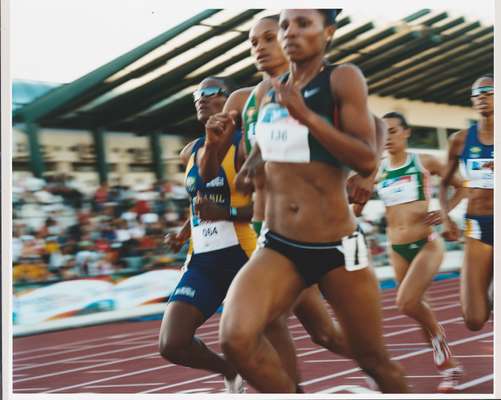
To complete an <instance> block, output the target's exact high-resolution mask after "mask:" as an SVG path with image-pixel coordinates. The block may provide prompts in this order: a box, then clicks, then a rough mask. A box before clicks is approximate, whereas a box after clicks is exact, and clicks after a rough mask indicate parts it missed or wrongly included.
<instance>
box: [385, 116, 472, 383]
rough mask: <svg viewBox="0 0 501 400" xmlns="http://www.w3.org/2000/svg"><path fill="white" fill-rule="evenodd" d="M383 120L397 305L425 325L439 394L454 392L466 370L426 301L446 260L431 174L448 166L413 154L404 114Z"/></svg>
mask: <svg viewBox="0 0 501 400" xmlns="http://www.w3.org/2000/svg"><path fill="white" fill-rule="evenodd" d="M383 119H384V120H385V122H386V124H387V125H388V140H387V142H386V149H387V151H388V157H387V158H385V159H384V160H383V161H382V162H381V164H380V168H379V173H378V177H377V178H376V180H377V184H376V188H377V192H378V195H379V197H380V199H381V200H382V201H383V203H384V204H385V207H386V218H387V221H388V225H387V229H386V232H387V235H388V240H389V243H390V246H389V248H388V251H389V256H390V260H391V263H392V265H393V268H394V271H395V277H396V280H397V281H398V291H397V300H396V301H397V306H398V308H399V310H400V311H401V312H402V313H404V314H405V315H407V316H409V317H411V318H413V319H415V320H416V321H417V322H418V323H419V324H420V325H421V328H422V330H423V333H424V337H425V339H426V341H427V342H428V343H430V345H431V346H432V348H433V359H434V362H435V366H436V368H437V369H438V371H439V372H440V373H441V375H442V377H443V379H442V381H441V382H440V384H439V386H438V388H437V390H438V391H440V392H452V391H454V390H455V387H456V386H457V385H458V384H459V379H460V377H461V375H462V369H461V366H460V365H459V363H458V362H457V361H456V360H455V359H454V358H453V356H452V353H451V351H450V349H449V346H448V345H447V341H446V339H445V333H444V329H443V328H442V326H441V325H440V324H439V322H438V321H437V318H436V316H435V314H434V313H433V311H432V309H431V307H430V305H429V304H428V302H427V301H426V300H425V292H426V290H427V289H428V287H429V285H430V284H431V281H432V279H433V277H434V276H435V274H436V273H437V272H438V270H439V267H440V264H441V263H442V261H443V258H444V245H443V242H442V239H441V237H440V235H439V234H438V233H437V232H435V231H433V228H432V226H431V225H433V224H435V223H437V222H439V221H440V212H439V211H428V207H429V203H430V197H431V187H430V175H438V176H442V175H444V173H445V165H444V164H443V163H442V162H440V161H439V160H438V159H437V158H436V157H433V156H431V155H428V154H416V153H409V152H408V151H407V139H408V138H409V136H410V134H411V130H410V128H409V126H408V124H407V121H406V120H405V118H404V116H403V115H402V114H400V113H397V112H390V113H387V114H385V115H384V117H383ZM454 184H455V186H456V188H457V189H458V188H461V185H462V180H461V179H460V178H459V177H456V179H455V181H454ZM462 196H463V191H462V190H456V193H455V195H454V197H453V198H451V200H450V202H449V204H448V207H449V209H452V208H454V207H455V206H456V205H457V204H458V202H459V201H460V200H461V199H462Z"/></svg>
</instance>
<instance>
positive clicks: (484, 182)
mask: <svg viewBox="0 0 501 400" xmlns="http://www.w3.org/2000/svg"><path fill="white" fill-rule="evenodd" d="M493 163H494V160H493V159H492V158H476V159H471V158H470V159H468V160H467V161H466V174H465V175H466V177H467V178H468V183H467V185H466V186H467V187H470V188H480V189H494V165H493Z"/></svg>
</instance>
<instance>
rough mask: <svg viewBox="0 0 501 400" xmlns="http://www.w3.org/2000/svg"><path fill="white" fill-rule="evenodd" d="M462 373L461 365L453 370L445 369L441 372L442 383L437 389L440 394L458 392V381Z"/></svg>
mask: <svg viewBox="0 0 501 400" xmlns="http://www.w3.org/2000/svg"><path fill="white" fill-rule="evenodd" d="M463 374H464V371H463V367H462V366H461V365H458V366H457V367H454V368H449V369H445V370H443V371H442V372H441V375H442V381H441V382H440V384H439V385H438V387H437V391H438V392H440V393H454V392H457V391H458V388H457V387H458V386H459V381H460V380H461V377H462V376H463Z"/></svg>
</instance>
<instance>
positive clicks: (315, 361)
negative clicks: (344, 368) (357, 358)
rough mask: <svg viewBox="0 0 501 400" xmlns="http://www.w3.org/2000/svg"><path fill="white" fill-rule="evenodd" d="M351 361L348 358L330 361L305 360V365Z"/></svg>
mask: <svg viewBox="0 0 501 400" xmlns="http://www.w3.org/2000/svg"><path fill="white" fill-rule="evenodd" d="M347 361H351V360H350V359H348V358H333V359H330V360H306V361H305V363H326V362H347Z"/></svg>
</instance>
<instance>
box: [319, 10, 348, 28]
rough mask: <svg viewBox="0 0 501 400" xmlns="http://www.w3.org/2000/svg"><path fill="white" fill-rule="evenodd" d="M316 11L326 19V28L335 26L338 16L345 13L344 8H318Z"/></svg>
mask: <svg viewBox="0 0 501 400" xmlns="http://www.w3.org/2000/svg"><path fill="white" fill-rule="evenodd" d="M316 10H317V11H318V12H319V13H320V14H322V16H323V17H324V24H325V26H330V25H335V24H336V18H337V16H338V15H339V14H341V12H342V11H343V9H342V8H317V9H316Z"/></svg>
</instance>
